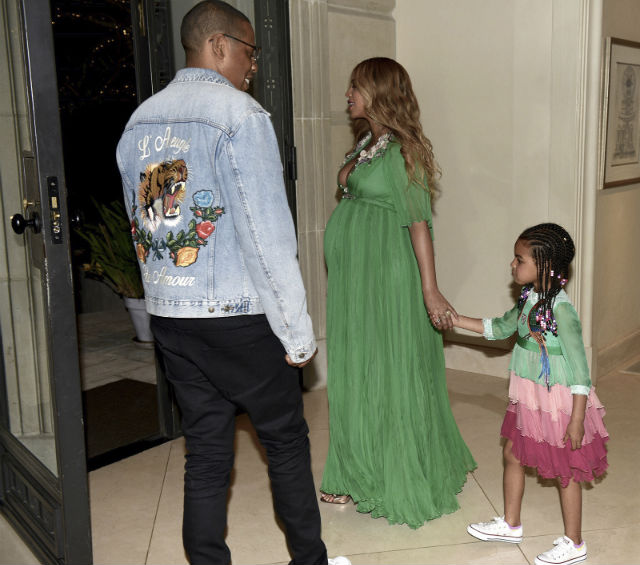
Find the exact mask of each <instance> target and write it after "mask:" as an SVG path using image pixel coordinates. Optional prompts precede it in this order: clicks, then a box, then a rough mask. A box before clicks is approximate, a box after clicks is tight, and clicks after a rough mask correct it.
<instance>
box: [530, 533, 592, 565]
mask: <svg viewBox="0 0 640 565" xmlns="http://www.w3.org/2000/svg"><path fill="white" fill-rule="evenodd" d="M553 545H554V547H553V549H550V550H549V551H545V552H544V553H541V554H540V555H538V557H536V560H535V563H536V565H572V563H580V561H584V560H585V559H586V558H587V544H586V543H585V541H584V540H582V544H581V545H580V547H576V546H575V545H574V544H573V540H571V539H569V538H568V537H567V536H562V537H561V538H558V539H557V540H555V541H554V542H553Z"/></svg>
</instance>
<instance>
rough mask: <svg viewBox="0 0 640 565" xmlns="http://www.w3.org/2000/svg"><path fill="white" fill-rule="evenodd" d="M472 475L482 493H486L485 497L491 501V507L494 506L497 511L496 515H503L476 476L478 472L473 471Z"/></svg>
mask: <svg viewBox="0 0 640 565" xmlns="http://www.w3.org/2000/svg"><path fill="white" fill-rule="evenodd" d="M471 476H472V477H473V480H474V481H475V482H476V484H477V485H478V488H479V489H480V491H481V492H482V494H483V495H484V497H485V498H486V499H487V502H489V504H490V505H491V508H493V511H494V512H495V513H496V516H501V515H502V514H500V513H499V512H498V509H497V508H496V506H495V504H494V503H493V501H492V500H491V497H490V496H489V495H488V494H487V491H486V490H485V489H484V487H483V486H482V485H481V484H480V481H479V479H478V477H476V474H475V473H474V472H472V473H471Z"/></svg>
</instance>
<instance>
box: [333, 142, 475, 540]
mask: <svg viewBox="0 0 640 565" xmlns="http://www.w3.org/2000/svg"><path fill="white" fill-rule="evenodd" d="M392 139H393V138H392ZM360 149H361V147H359V148H358V150H356V151H355V152H354V154H353V155H354V156H355V155H357V152H358V151H359V150H360ZM352 158H353V157H352ZM347 188H348V192H349V196H350V198H344V199H343V200H341V202H340V204H339V205H338V207H337V208H336V210H335V211H334V213H333V215H332V216H331V218H330V220H329V223H328V225H327V229H326V233H325V257H326V262H327V268H328V275H329V281H328V301H327V347H328V396H329V425H330V444H329V453H328V456H327V461H326V466H325V470H324V476H323V480H322V487H321V490H322V491H323V492H326V493H332V494H349V495H350V496H351V497H352V498H353V500H354V502H355V503H356V504H357V510H358V511H359V512H370V513H371V515H372V516H373V517H375V518H377V517H380V516H384V517H386V518H387V520H388V521H389V522H390V523H392V524H396V523H398V524H408V525H409V526H410V527H412V528H417V527H419V526H421V525H422V524H423V523H424V522H425V521H426V520H431V519H433V518H437V517H438V516H441V515H442V514H447V513H450V512H454V511H455V510H457V509H458V508H459V505H458V502H457V497H456V494H457V493H459V492H460V490H461V489H462V486H463V485H464V483H465V481H466V478H467V473H468V472H469V471H472V470H473V469H474V468H475V467H476V463H475V461H474V459H473V457H472V456H471V453H470V452H469V449H468V448H467V446H466V444H465V443H464V441H463V439H462V437H461V435H460V432H459V430H458V427H457V425H456V422H455V420H454V418H453V415H452V413H451V407H450V404H449V396H448V393H447V386H446V380H445V366H444V352H443V346H442V336H441V335H440V333H439V332H438V331H436V330H435V329H434V328H433V326H432V325H431V322H430V320H429V317H428V314H427V310H426V307H425V305H424V301H423V296H422V285H421V279H420V273H419V271H418V264H417V261H416V257H415V254H414V252H413V247H412V245H411V239H410V235H409V230H408V229H407V226H409V225H410V224H411V223H413V222H416V221H422V220H426V221H427V223H428V225H429V228H430V229H431V207H430V200H429V194H428V192H427V191H425V190H424V189H423V188H422V187H420V186H419V185H416V184H411V185H409V184H408V180H407V174H406V171H405V164H404V159H403V157H402V154H401V153H400V146H399V144H398V143H397V142H395V141H393V140H392V141H391V142H389V144H388V145H387V147H386V149H383V150H382V151H380V152H379V153H378V154H376V156H374V158H373V159H372V160H371V161H370V162H363V163H361V164H359V165H357V166H356V167H355V169H354V170H353V171H352V172H351V174H350V176H349V179H348V187H347Z"/></svg>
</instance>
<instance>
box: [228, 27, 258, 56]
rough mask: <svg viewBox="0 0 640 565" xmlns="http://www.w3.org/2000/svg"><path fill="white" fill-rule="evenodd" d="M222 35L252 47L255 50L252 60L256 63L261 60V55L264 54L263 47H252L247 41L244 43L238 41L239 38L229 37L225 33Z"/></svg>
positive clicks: (240, 40)
mask: <svg viewBox="0 0 640 565" xmlns="http://www.w3.org/2000/svg"><path fill="white" fill-rule="evenodd" d="M222 35H224V36H225V37H228V38H229V39H235V40H236V41H239V42H240V43H244V44H245V45H246V46H247V47H251V49H253V52H252V53H251V60H252V61H253V62H254V63H255V62H256V61H257V60H258V59H259V58H260V53H261V52H262V47H258V46H257V45H251V43H247V42H246V41H242V39H238V38H237V37H234V36H233V35H229V34H228V33H223V34H222Z"/></svg>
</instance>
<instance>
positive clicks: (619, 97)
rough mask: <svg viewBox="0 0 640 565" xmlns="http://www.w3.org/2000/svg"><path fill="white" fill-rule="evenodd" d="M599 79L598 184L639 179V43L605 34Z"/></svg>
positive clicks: (605, 184)
mask: <svg viewBox="0 0 640 565" xmlns="http://www.w3.org/2000/svg"><path fill="white" fill-rule="evenodd" d="M603 79H604V80H603V111H602V125H601V131H602V135H601V139H602V141H601V155H600V157H601V158H600V162H601V172H600V176H601V183H600V185H601V187H602V188H613V187H617V186H624V185H629V184H636V183H640V43H637V42H635V41H628V40H626V39H619V38H616V37H607V38H606V43H605V55H604V73H603Z"/></svg>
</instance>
